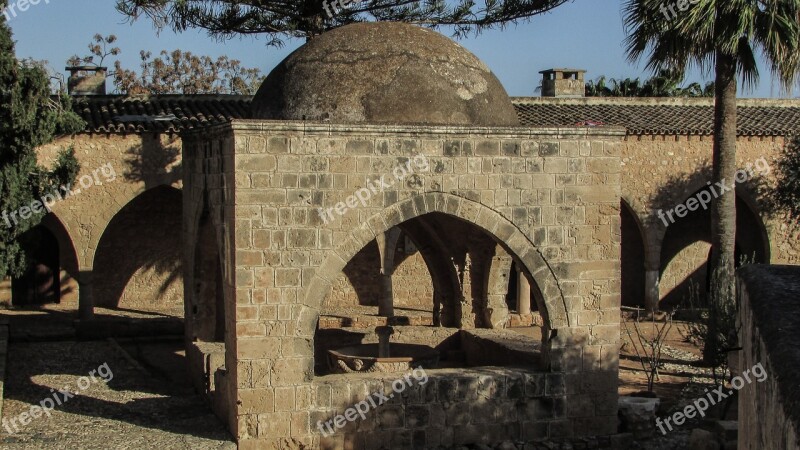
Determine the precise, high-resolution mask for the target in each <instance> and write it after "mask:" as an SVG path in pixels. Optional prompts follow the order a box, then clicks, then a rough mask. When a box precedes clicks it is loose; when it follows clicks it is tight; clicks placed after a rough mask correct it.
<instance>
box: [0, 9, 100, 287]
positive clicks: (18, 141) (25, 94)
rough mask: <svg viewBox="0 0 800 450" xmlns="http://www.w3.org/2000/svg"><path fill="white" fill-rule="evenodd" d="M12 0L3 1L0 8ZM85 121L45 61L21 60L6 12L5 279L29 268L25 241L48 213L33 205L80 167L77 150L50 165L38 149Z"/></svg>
mask: <svg viewBox="0 0 800 450" xmlns="http://www.w3.org/2000/svg"><path fill="white" fill-rule="evenodd" d="M6 4H7V2H6V0H0V8H2V7H5V6H6ZM83 126H84V124H83V122H82V121H81V119H80V118H79V117H78V116H77V115H76V114H75V113H73V112H72V108H71V105H70V99H69V97H68V96H67V95H66V94H65V93H63V92H61V93H59V94H58V95H55V96H52V95H51V93H50V79H49V77H48V76H47V72H46V71H45V70H44V68H43V66H42V65H40V64H36V63H32V62H28V61H26V62H22V61H19V60H17V58H16V57H15V55H14V41H13V40H12V36H11V30H10V29H9V28H8V26H7V24H6V21H5V18H4V17H3V16H2V15H0V215H2V218H0V278H5V277H7V276H9V275H12V276H21V275H22V274H23V273H24V271H25V269H26V268H27V265H28V263H29V261H28V259H27V258H26V254H25V251H24V250H23V249H30V248H31V247H30V246H31V245H33V244H35V242H25V241H26V236H29V235H27V234H26V232H28V231H29V230H30V229H31V228H33V227H34V226H36V225H38V224H39V223H40V221H41V219H42V217H43V216H44V213H43V212H42V208H41V205H40V207H39V208H38V209H39V210H40V211H39V212H36V211H35V209H37V208H35V207H34V210H33V211H31V206H32V205H35V202H36V201H38V200H40V199H41V198H42V196H44V195H47V194H51V193H53V192H55V191H56V190H57V189H58V187H59V186H60V185H62V184H67V183H70V182H71V181H72V180H74V178H75V175H76V174H77V172H78V163H77V161H76V159H75V156H74V153H73V151H72V150H71V149H68V150H63V151H62V152H61V153H60V155H59V157H58V159H57V161H56V163H55V165H54V166H53V167H52V168H50V169H47V168H44V167H42V166H40V165H39V164H38V162H37V158H36V152H35V149H36V148H37V147H39V146H41V145H44V144H47V143H49V142H51V141H52V140H53V138H54V137H55V136H57V135H60V134H68V133H74V132H77V131H79V130H81V129H82V128H83ZM25 208H28V209H27V210H26V209H25Z"/></svg>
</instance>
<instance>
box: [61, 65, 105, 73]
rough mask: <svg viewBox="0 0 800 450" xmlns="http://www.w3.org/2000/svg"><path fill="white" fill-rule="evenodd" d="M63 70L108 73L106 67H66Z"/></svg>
mask: <svg viewBox="0 0 800 450" xmlns="http://www.w3.org/2000/svg"><path fill="white" fill-rule="evenodd" d="M64 70H67V71H69V72H80V71H94V72H106V71H108V67H103V66H68V67H65V68H64Z"/></svg>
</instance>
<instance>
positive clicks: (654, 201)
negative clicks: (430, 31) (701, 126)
mask: <svg viewBox="0 0 800 450" xmlns="http://www.w3.org/2000/svg"><path fill="white" fill-rule="evenodd" d="M711 179H712V171H711V168H710V167H709V168H703V169H701V170H698V171H695V172H693V173H691V174H679V175H675V176H673V177H671V178H670V179H669V180H668V181H667V182H666V183H665V184H664V185H662V186H661V188H660V189H659V190H658V192H657V193H656V194H655V195H654V196H653V197H652V198H651V199H650V200H649V202H648V207H649V208H650V211H651V213H652V215H653V217H654V218H655V220H656V221H657V222H656V226H664V225H665V224H664V221H666V225H668V226H667V229H666V232H665V234H664V238H663V241H662V243H661V258H660V261H661V262H660V277H661V283H662V284H661V292H660V297H661V300H660V301H661V304H662V305H664V306H663V307H666V308H667V309H669V308H675V307H678V306H680V305H683V306H686V307H688V306H690V305H689V298H690V297H691V296H693V294H691V291H692V290H693V289H694V290H695V291H698V292H697V294H696V295H694V296H695V297H696V298H694V299H692V301H693V302H695V303H697V302H701V303H702V301H703V299H704V298H705V294H704V293H705V291H706V290H707V288H708V286H707V278H708V277H707V274H708V273H710V272H711V268H710V267H709V266H708V264H709V256H710V243H711V212H710V204H709V205H708V207H707V208H704V207H703V206H702V204H701V203H700V202H697V205H696V206H695V208H696V210H695V211H688V212H687V213H686V214H685V216H684V217H678V216H677V214H676V213H675V212H674V210H675V208H676V207H678V206H679V205H687V202H688V201H689V200H690V199H692V198H695V199H698V198H709V199H711V198H713V194H712V192H713V191H710V187H709V186H708V183H709V182H710V181H711ZM762 183H763V181H762V179H760V178H759V177H756V178H753V179H750V180H748V181H746V182H744V183H741V184H738V185H737V192H736V210H737V213H736V230H737V231H736V258H737V261H736V263H737V266H739V265H740V264H741V263H742V261H743V259H742V258H744V259H745V260H746V261H747V262H748V263H768V262H769V242H768V238H767V233H766V228H765V226H764V223H763V221H762V219H761V217H760V216H759V213H758V209H760V206H759V204H760V203H761V202H759V201H748V200H747V199H750V198H755V197H756V195H755V194H754V193H756V192H759V191H760V185H761V184H762ZM726 184H728V185H730V184H731V182H730V181H728V182H727V183H726ZM715 190H716V191H718V189H715ZM722 195H733V193H732V192H727V193H725V194H722ZM659 210H662V211H663V217H664V219H662V218H661V217H659V216H658V215H657V214H658V211H659ZM667 211H673V213H672V217H673V219H674V222H673V221H672V220H670V219H669V217H668V215H667V214H666V212H667ZM630 245H631V244H630V242H628V243H627V244H626V242H624V241H623V248H626V246H630ZM624 259H625V256H623V260H624ZM636 269H637V270H639V271H642V274H643V271H644V267H643V266H638V267H637V268H636ZM623 270H628V271H629V270H633V267H631V266H630V265H626V264H625V263H624V261H623ZM640 275H641V274H634V275H630V274H628V275H627V277H628V278H635V277H637V276H640ZM625 278H626V274H625V273H624V272H623V280H624V279H625ZM693 284H694V285H695V287H694V288H692V285H693ZM626 287H627V288H630V286H625V285H623V289H625V288H626ZM625 295H626V294H625V293H623V297H625ZM628 295H630V294H628ZM694 306H697V305H694Z"/></svg>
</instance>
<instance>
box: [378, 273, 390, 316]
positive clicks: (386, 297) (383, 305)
mask: <svg viewBox="0 0 800 450" xmlns="http://www.w3.org/2000/svg"><path fill="white" fill-rule="evenodd" d="M378 315H379V316H381V317H392V316H394V293H393V292H392V274H391V272H390V273H389V274H387V273H386V269H385V268H384V269H381V298H380V299H378Z"/></svg>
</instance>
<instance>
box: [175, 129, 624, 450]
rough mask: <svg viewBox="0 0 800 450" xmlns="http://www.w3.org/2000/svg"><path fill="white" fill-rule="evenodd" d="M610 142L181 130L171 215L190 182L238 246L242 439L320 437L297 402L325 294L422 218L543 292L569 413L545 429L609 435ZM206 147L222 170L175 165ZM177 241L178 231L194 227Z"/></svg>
mask: <svg viewBox="0 0 800 450" xmlns="http://www.w3.org/2000/svg"><path fill="white" fill-rule="evenodd" d="M622 135H623V132H622V130H616V129H603V130H586V129H580V130H578V129H576V130H556V129H552V130H551V129H545V130H529V129H523V128H508V129H484V128H480V129H477V128H476V129H470V128H443V127H442V128H440V127H431V128H429V127H417V128H409V127H389V126H381V127H374V126H366V125H365V126H340V125H322V124H309V123H307V122H305V123H303V122H299V123H294V122H257V121H237V122H234V123H233V124H232V125H231V126H230V127H228V128H225V127H220V128H216V129H214V130H205V131H204V132H203V133H202V135H201V134H187V135H185V136H184V143H185V146H184V155H186V156H185V160H186V161H187V163H186V164H187V170H189V173H187V174H186V180H187V181H186V183H187V185H186V189H185V190H184V203H185V204H184V217H189V218H192V217H196V215H193V214H192V211H196V210H197V208H198V205H199V204H200V203H201V202H202V198H203V196H204V193H203V192H204V189H203V184H205V185H206V186H207V187H208V188H210V187H212V186H213V187H214V188H215V189H219V193H218V194H214V195H221V196H222V197H223V198H227V199H230V200H229V201H228V202H227V203H224V204H223V205H224V206H223V210H224V213H223V214H219V215H217V214H215V217H221V218H222V220H223V222H222V224H221V225H220V227H221V229H224V230H226V233H227V232H230V233H231V234H232V237H231V239H232V240H231V242H232V243H233V244H234V245H235V253H232V252H230V253H229V252H228V251H223V252H222V253H223V259H224V261H225V265H226V268H225V274H226V283H227V282H228V280H229V282H230V283H232V285H233V286H235V287H236V291H235V301H233V300H232V299H228V298H227V297H226V314H230V315H229V316H228V317H229V319H228V322H227V323H228V325H229V327H228V328H227V330H226V331H227V334H226V352H227V357H226V369H227V370H226V377H227V380H229V381H228V384H227V386H229V387H231V388H232V391H231V394H234V393H235V395H234V396H233V397H231V398H229V399H228V404H229V405H231V406H232V407H233V408H234V410H235V422H229V423H230V424H231V429H232V431H233V433H234V434H235V435H236V437H237V439H238V441H239V444H240V448H243V449H248V448H256V447H258V446H265V445H266V446H269V445H274V446H286V445H301V444H302V445H313V444H314V443H316V442H318V439H319V435H318V432H317V431H315V430H313V429H312V426H311V421H310V414H309V411H311V410H313V409H315V408H317V402H318V401H319V399H317V398H316V397H315V396H312V395H311V392H312V389H313V382H314V381H313V380H314V355H313V349H314V345H313V342H314V334H315V330H316V326H317V321H318V316H319V310H320V308H321V306H322V302H323V300H324V298H325V296H326V295H328V292H329V291H330V289H331V286H332V285H333V284H334V282H335V280H336V278H337V277H338V276H340V274H341V272H342V270H343V269H344V268H345V267H346V264H347V263H348V262H349V261H350V260H351V259H352V258H353V257H354V256H355V255H357V254H358V252H359V251H361V249H362V248H364V247H365V246H367V245H368V244H370V242H372V241H374V240H375V237H376V235H377V234H379V233H382V232H385V231H387V230H388V229H390V228H391V227H393V226H395V225H398V224H401V223H406V222H409V223H412V222H415V221H416V220H417V218H419V217H423V216H424V217H427V216H428V215H430V214H439V215H441V216H443V217H454V218H458V220H460V221H462V222H464V223H468V224H471V225H470V226H473V227H476V229H482V230H484V231H485V232H486V233H488V234H489V235H491V236H493V237H494V239H496V240H497V242H499V243H501V244H502V245H503V246H505V248H507V249H508V251H509V253H510V254H511V255H512V256H513V257H514V259H515V260H516V261H517V262H518V263H519V264H521V265H522V267H524V269H525V271H526V273H529V274H530V275H531V277H532V278H533V281H534V282H535V283H536V285H537V286H538V287H540V289H541V290H542V293H543V297H544V304H543V305H542V306H543V307H542V308H541V309H542V313H543V320H544V322H545V325H546V328H547V329H548V330H553V331H552V334H551V333H547V334H546V335H547V336H548V337H549V339H548V340H547V342H546V343H545V344H544V345H545V354H546V355H545V357H546V359H547V364H546V365H547V367H548V368H549V370H550V371H552V372H550V373H553V374H560V375H557V376H558V377H563V379H564V380H565V382H564V390H563V392H562V394H561V395H562V396H564V397H565V399H564V401H565V402H566V404H572V403H573V402H574V404H575V405H580V407H579V410H580V411H581V417H574V418H569V419H567V420H565V421H563V422H562V423H560V425H559V426H558V427H557V430H556V431H557V432H554V431H553V430H555V429H550V428H548V429H547V432H548V433H551V434H557V435H560V436H564V435H572V434H575V435H608V434H612V433H613V432H615V430H616V411H612V409H615V407H614V405H616V396H617V393H616V381H617V380H616V378H617V355H618V350H619V313H620V311H619V288H620V283H619V270H620V269H619V251H620V247H619V214H620V211H619V204H620V203H619V180H620V170H619V167H620V166H619V163H620V160H619V140H620V138H621V137H622ZM218 141H224V142H230V143H231V145H228V144H224V145H219V146H218V147H219V148H220V149H221V151H222V152H223V154H222V155H221V158H220V159H221V160H222V161H223V162H224V163H223V164H216V165H215V164H208V163H206V164H201V162H200V161H198V160H192V161H191V163H190V162H188V159H189V158H190V156H188V155H201V154H205V153H206V150H205V149H206V148H207V147H208V146H217V144H215V142H218ZM215 148H216V147H215ZM419 155H423V156H424V157H425V158H426V159H427V160H428V161H429V162H430V169H431V170H430V171H429V172H428V173H422V174H416V175H418V176H409V177H407V178H404V179H403V180H402V181H400V180H398V182H396V183H394V184H393V185H392V186H391V188H389V189H385V190H383V191H382V192H376V193H375V195H373V196H371V197H370V199H369V201H368V202H366V204H365V205H363V206H362V205H361V204H357V205H356V204H352V206H353V207H347V208H346V209H348V210H349V211H348V212H346V213H345V214H343V215H341V216H339V215H338V214H336V213H335V210H334V214H335V216H333V220H331V219H330V218H329V219H328V220H327V222H328V223H325V222H326V221H324V220H323V218H322V216H321V215H320V213H319V210H318V208H339V209H340V210H341V209H345V205H346V202H347V201H348V200H347V199H348V198H349V197H350V196H352V195H354V194H355V193H356V191H358V190H359V189H362V188H364V186H365V183H366V181H367V180H368V179H376V178H379V177H380V176H382V175H389V176H391V174H392V172H393V170H394V169H395V168H396V167H397V166H402V165H405V164H407V163H408V162H409V160H410V159H411V158H414V157H415V156H417V157H419ZM202 180H206V181H205V182H202ZM211 180H218V181H215V182H212V181H211ZM219 180H221V181H219ZM215 192H216V191H215ZM205 195H210V194H208V193H207V194H205ZM340 202H341V204H340ZM351 203H352V202H351ZM228 207H230V210H229V209H228ZM184 222H185V223H186V222H187V221H186V220H185V221H184ZM189 222H190V223H194V222H195V220H194V219H192V220H189ZM185 235H186V236H187V239H189V240H191V238H192V236H193V234H192V232H191V229H190V230H189V231H188V232H187V233H185ZM448 238H449V239H452V238H453V236H449V237H448ZM187 250H188V249H187ZM187 254H189V255H191V253H187ZM191 264H192V261H191V256H190V259H189V260H188V261H187V265H191ZM234 265H235V267H236V270H235V273H230V272H228V270H229V269H230V268H232V267H233V266H234ZM187 284H189V285H191V282H190V280H187ZM234 368H235V370H234ZM595 405H601V406H599V407H597V409H595V408H596V406H595ZM608 405H612V406H609V407H608V408H606V406H608ZM528 411H529V412H530V414H533V411H531V410H528ZM231 417H232V419H233V416H231ZM519 420H520V421H522V422H524V421H527V420H528V419H526V418H520V419H519ZM287 427H288V428H287ZM287 430H288V433H287ZM538 432H540V433H543V432H544V429H543V428H541V427H540V428H538ZM542 437H547V436H542Z"/></svg>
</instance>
